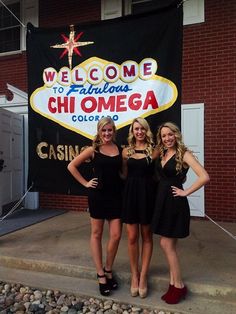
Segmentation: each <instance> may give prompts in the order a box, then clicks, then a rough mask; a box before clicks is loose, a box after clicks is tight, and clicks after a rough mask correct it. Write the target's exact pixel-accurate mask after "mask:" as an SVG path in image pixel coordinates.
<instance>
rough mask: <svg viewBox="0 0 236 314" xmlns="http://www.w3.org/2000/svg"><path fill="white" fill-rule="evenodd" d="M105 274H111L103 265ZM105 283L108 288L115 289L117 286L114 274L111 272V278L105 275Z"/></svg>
mask: <svg viewBox="0 0 236 314" xmlns="http://www.w3.org/2000/svg"><path fill="white" fill-rule="evenodd" d="M103 270H104V273H105V274H112V271H111V270H106V269H105V267H104V268H103ZM107 284H108V287H109V288H110V290H116V289H117V288H118V282H117V281H116V279H115V277H114V275H113V274H112V277H111V278H108V277H107Z"/></svg>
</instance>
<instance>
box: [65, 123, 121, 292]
mask: <svg viewBox="0 0 236 314" xmlns="http://www.w3.org/2000/svg"><path fill="white" fill-rule="evenodd" d="M115 134H116V128H115V124H114V122H113V120H112V119H111V118H109V117H105V118H102V119H101V120H99V122H98V125H97V135H96V136H95V138H94V140H93V144H92V146H91V147H88V148H86V149H85V150H84V151H83V152H82V153H81V154H80V155H78V156H77V157H76V158H75V159H73V160H72V161H71V162H70V163H69V165H68V170H69V171H70V172H71V174H72V175H73V177H74V178H75V179H76V180H77V181H78V182H79V183H81V184H82V185H83V186H85V187H86V188H88V189H89V191H88V203H89V211H90V217H91V239H90V245H91V251H92V257H93V260H94V263H95V267H96V270H97V278H98V282H99V288H100V293H101V294H102V295H106V296H107V295H109V294H110V290H114V289H116V288H117V287H118V284H117V281H116V280H115V278H114V276H113V274H112V266H113V262H114V259H115V256H116V253H117V249H118V245H119V241H120V237H121V230H122V226H121V208H122V194H121V179H120V171H121V167H122V155H121V154H122V152H121V149H120V147H118V146H117V144H116V143H115ZM87 160H91V164H92V167H93V172H94V178H92V179H91V180H89V181H88V180H86V179H85V178H84V177H83V176H82V175H81V173H80V172H79V170H78V167H79V166H80V165H81V164H82V163H84V162H85V161H87ZM105 220H108V224H109V240H108V243H107V251H106V262H105V266H104V267H103V261H102V255H103V254H102V234H103V226H104V221H105Z"/></svg>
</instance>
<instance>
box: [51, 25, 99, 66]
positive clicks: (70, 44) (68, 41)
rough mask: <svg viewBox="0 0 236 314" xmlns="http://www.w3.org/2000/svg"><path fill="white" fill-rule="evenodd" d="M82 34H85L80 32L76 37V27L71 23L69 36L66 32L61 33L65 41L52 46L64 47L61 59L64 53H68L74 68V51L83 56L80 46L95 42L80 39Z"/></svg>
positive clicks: (70, 63)
mask: <svg viewBox="0 0 236 314" xmlns="http://www.w3.org/2000/svg"><path fill="white" fill-rule="evenodd" d="M82 35H83V32H80V33H79V34H78V35H77V36H76V37H75V31H74V27H73V25H71V27H70V35H69V38H68V37H67V36H65V35H64V34H61V36H62V38H63V39H64V43H62V44H56V45H53V46H50V47H51V48H60V49H64V51H63V52H62V53H61V55H60V59H61V58H63V57H64V55H66V54H67V53H68V62H69V66H70V69H71V68H72V56H73V53H76V54H77V55H79V56H80V57H81V56H82V55H81V53H80V51H79V49H78V47H80V46H86V45H91V44H94V42H93V41H78V40H79V39H80V37H81V36H82Z"/></svg>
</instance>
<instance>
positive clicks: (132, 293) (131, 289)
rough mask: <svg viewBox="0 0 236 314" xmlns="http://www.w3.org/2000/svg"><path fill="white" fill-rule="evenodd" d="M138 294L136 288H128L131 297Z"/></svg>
mask: <svg viewBox="0 0 236 314" xmlns="http://www.w3.org/2000/svg"><path fill="white" fill-rule="evenodd" d="M138 293H139V289H138V288H134V287H130V294H131V297H137V296H138Z"/></svg>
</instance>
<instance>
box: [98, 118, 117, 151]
mask: <svg viewBox="0 0 236 314" xmlns="http://www.w3.org/2000/svg"><path fill="white" fill-rule="evenodd" d="M107 124H111V126H112V128H113V132H114V133H113V138H112V141H113V142H115V138H116V126H115V123H114V121H113V120H112V118H111V117H103V118H101V119H100V120H99V121H98V123H97V134H96V135H95V137H94V139H93V143H92V146H93V148H94V149H95V150H97V149H98V147H99V146H101V145H102V144H103V141H102V138H101V133H102V128H103V127H104V126H105V125H107Z"/></svg>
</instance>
